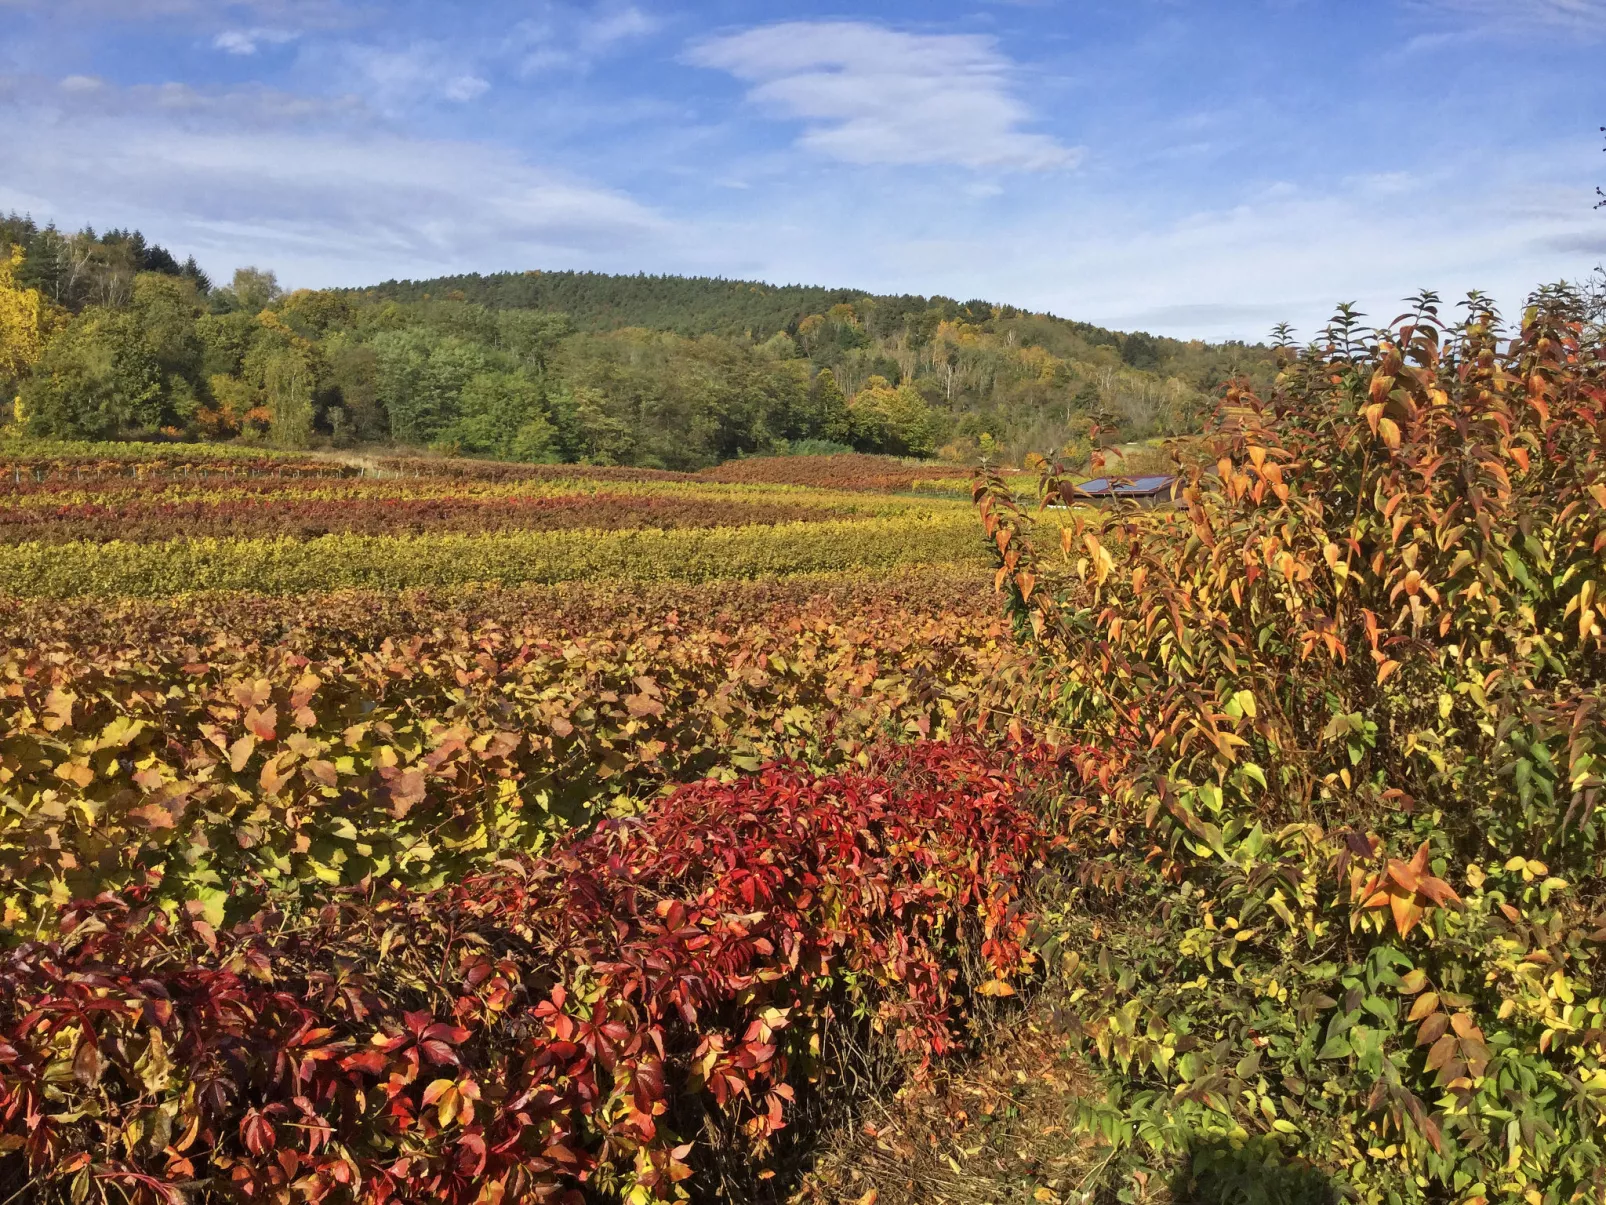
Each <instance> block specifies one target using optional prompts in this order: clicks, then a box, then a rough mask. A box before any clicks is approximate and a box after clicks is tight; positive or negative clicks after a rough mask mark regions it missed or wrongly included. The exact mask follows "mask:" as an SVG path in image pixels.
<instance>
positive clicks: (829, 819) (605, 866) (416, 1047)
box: [0, 743, 1053, 1205]
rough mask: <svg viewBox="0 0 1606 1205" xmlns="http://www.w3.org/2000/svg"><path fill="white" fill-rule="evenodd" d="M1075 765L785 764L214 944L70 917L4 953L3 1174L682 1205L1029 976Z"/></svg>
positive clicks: (951, 755) (170, 1193)
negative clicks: (1048, 778)
mask: <svg viewBox="0 0 1606 1205" xmlns="http://www.w3.org/2000/svg"><path fill="white" fill-rule="evenodd" d="M1052 762H1053V758H1052V757H1051V756H1050V755H1048V754H1046V753H1028V754H1018V755H1016V756H1015V757H1013V758H1012V759H1009V760H1001V759H999V758H997V757H995V756H993V755H991V754H988V753H984V752H982V751H980V750H978V749H976V748H973V747H967V746H959V745H948V744H941V743H926V744H921V745H915V746H907V747H904V748H901V749H898V750H896V751H893V752H889V753H887V754H885V755H884V756H883V757H882V758H881V759H880V760H879V761H876V762H873V763H872V765H871V767H870V768H869V769H868V770H867V771H865V772H862V773H854V774H844V775H838V776H835V777H830V778H823V779H817V778H813V777H810V776H809V775H807V774H806V773H804V772H802V771H800V770H797V769H794V768H787V767H777V768H771V769H769V770H767V771H765V772H764V773H763V774H761V775H759V776H757V777H753V778H748V779H743V780H740V781H737V782H735V783H732V784H728V785H727V784H718V783H713V782H704V783H699V784H696V785H692V786H688V787H684V788H682V789H680V790H679V791H677V792H676V793H675V794H674V795H672V796H670V797H669V798H667V799H665V800H664V801H663V802H662V803H661V804H660V805H659V806H658V807H656V808H655V809H654V810H653V811H652V813H650V814H649V815H648V816H646V817H644V818H642V819H640V820H633V821H622V822H611V823H609V824H607V825H605V826H604V827H603V828H602V829H600V830H599V831H597V832H596V833H594V834H593V835H591V836H589V837H587V838H585V839H582V840H580V841H577V842H575V843H573V844H572V845H570V846H568V847H567V848H565V849H563V850H561V851H560V852H558V853H556V854H554V855H553V856H550V857H547V858H543V859H539V860H537V859H524V860H519V861H517V862H504V863H499V864H498V865H497V866H496V868H495V869H494V870H492V871H491V872H489V873H486V874H484V875H482V876H480V877H477V878H474V879H471V880H469V881H466V882H463V883H461V884H458V885H455V886H452V887H449V888H443V889H440V890H438V891H435V892H430V893H419V894H415V895H405V894H402V893H399V892H394V891H391V892H386V891H380V890H372V891H370V892H368V893H367V894H364V895H357V894H355V893H354V894H350V895H344V896H340V897H337V898H336V899H334V900H333V901H332V902H331V903H329V904H328V905H327V906H326V907H324V908H323V909H322V910H321V911H319V912H317V913H315V914H309V915H307V916H304V917H296V918H290V917H284V916H279V915H274V914H271V913H264V914H262V915H259V916H257V917H256V918H255V920H253V921H252V922H251V923H249V924H247V925H243V926H240V927H238V928H236V929H232V930H229V931H227V932H223V933H216V932H214V931H213V930H212V929H211V928H210V927H208V926H207V925H206V924H205V923H204V922H203V921H201V920H199V919H197V918H195V917H191V916H186V915H180V916H178V917H176V918H170V917H169V916H168V915H167V914H165V913H164V912H162V911H161V910H159V909H156V908H154V907H149V906H144V905H142V904H141V903H140V902H139V900H138V899H137V898H135V899H133V900H131V901H130V900H128V899H124V898H116V897H103V898H102V899H100V900H98V901H95V902H94V903H91V904H81V905H76V906H74V907H73V908H72V909H70V910H69V911H68V914H67V915H65V916H64V917H63V918H62V920H63V923H62V925H61V931H62V932H63V934H64V936H62V937H61V938H60V939H59V940H56V941H53V942H50V943H37V944H32V945H28V946H24V947H21V948H18V949H16V950H13V951H11V952H9V953H8V954H7V955H6V956H5V957H4V960H3V961H0V1152H7V1153H4V1154H0V1184H3V1183H4V1180H5V1178H6V1176H5V1173H6V1171H10V1172H11V1173H12V1174H13V1175H14V1176H20V1175H23V1174H28V1175H31V1176H33V1177H35V1178H36V1179H37V1182H38V1191H39V1192H40V1193H41V1194H42V1195H43V1194H45V1193H48V1192H50V1191H53V1189H65V1190H67V1191H68V1192H69V1193H70V1195H71V1197H72V1199H73V1200H74V1201H75V1202H83V1201H85V1200H94V1199H110V1198H116V1199H123V1198H124V1197H125V1196H126V1197H127V1198H128V1199H132V1200H134V1201H136V1202H158V1201H176V1200H178V1199H180V1197H181V1195H183V1194H190V1193H194V1192H197V1191H199V1192H206V1193H211V1194H218V1195H221V1196H226V1197H231V1198H234V1199H244V1200H252V1201H258V1200H261V1201H276V1202H279V1201H282V1202H290V1201H307V1202H318V1201H329V1202H363V1203H370V1205H380V1203H382V1202H387V1201H420V1200H430V1201H441V1202H461V1203H464V1205H466V1203H468V1202H513V1201H523V1200H552V1199H560V1200H569V1201H578V1200H579V1199H580V1190H581V1187H582V1186H586V1188H587V1190H588V1192H601V1193H604V1194H607V1193H618V1194H621V1195H625V1194H628V1195H630V1196H631V1198H632V1199H633V1200H636V1201H642V1200H648V1199H655V1198H656V1199H673V1198H675V1197H676V1196H683V1195H684V1190H683V1188H682V1187H681V1186H680V1184H681V1181H683V1180H685V1179H686V1178H687V1177H688V1176H690V1175H692V1174H693V1168H694V1167H696V1166H697V1165H698V1164H699V1161H702V1160H706V1159H707V1158H708V1151H707V1150H706V1149H704V1148H705V1146H706V1143H705V1142H704V1140H703V1139H702V1138H701V1137H700V1135H701V1134H702V1133H704V1132H705V1131H708V1132H718V1133H722V1134H725V1135H735V1136H740V1138H741V1140H742V1142H743V1144H744V1149H745V1150H746V1151H747V1153H748V1154H750V1156H751V1158H752V1159H753V1168H754V1172H755V1174H756V1172H757V1170H758V1169H759V1168H761V1167H762V1166H763V1163H764V1161H765V1159H766V1158H768V1157H770V1156H771V1155H773V1152H774V1149H775V1147H774V1143H773V1142H772V1138H773V1136H774V1135H775V1134H776V1132H777V1131H779V1130H781V1129H782V1128H783V1127H785V1125H786V1124H787V1121H788V1117H789V1113H790V1112H792V1111H794V1110H795V1106H794V1103H793V1102H794V1100H795V1099H796V1094H797V1093H798V1092H799V1091H801V1090H804V1089H805V1088H806V1086H807V1085H810V1084H819V1083H820V1082H822V1080H824V1079H825V1078H826V1077H828V1076H829V1075H830V1073H831V1071H832V1069H833V1066H835V1065H836V1064H837V1062H838V1061H839V1060H840V1059H841V1057H842V1054H841V1049H842V1047H841V1039H840V1037H839V1035H841V1034H844V1033H856V1034H858V1035H860V1036H861V1037H862V1036H865V1035H868V1034H871V1033H879V1034H883V1035H885V1036H887V1037H888V1038H890V1039H892V1040H895V1041H896V1043H897V1044H898V1046H899V1048H901V1049H902V1050H903V1051H905V1052H907V1053H908V1055H909V1056H910V1057H911V1059H914V1060H920V1061H921V1062H924V1061H925V1060H929V1059H930V1058H931V1057H933V1056H940V1055H942V1054H944V1053H946V1052H947V1051H949V1050H950V1049H951V1048H953V1046H954V1045H955V1043H956V1042H958V1041H959V1040H961V1039H962V1037H963V1028H962V1025H963V1014H964V1011H965V1008H966V998H967V996H968V995H969V994H970V993H972V992H976V991H981V992H983V993H985V994H989V995H996V994H1006V993H1007V992H1008V991H1009V990H1010V989H1009V987H1008V984H1007V981H1008V980H1009V979H1010V978H1011V977H1012V976H1016V975H1019V974H1020V973H1022V972H1023V971H1025V970H1026V969H1027V968H1028V966H1029V964H1030V961H1031V956H1030V955H1029V954H1027V953H1026V952H1024V951H1023V950H1022V947H1021V941H1022V937H1023V935H1024V931H1025V926H1026V923H1027V919H1028V918H1027V915H1026V912H1025V910H1024V907H1023V900H1022V892H1023V890H1024V889H1025V888H1026V887H1027V886H1028V885H1029V883H1030V880H1031V877H1032V875H1033V872H1034V867H1035V866H1037V865H1038V864H1039V863H1040V860H1041V858H1042V857H1043V855H1044V853H1045V852H1046V850H1047V846H1048V842H1047V841H1046V839H1045V837H1044V836H1043V834H1042V832H1041V831H1040V829H1039V827H1038V825H1037V823H1036V821H1035V819H1034V814H1033V811H1032V809H1031V808H1030V807H1029V806H1028V800H1027V799H1026V795H1027V792H1028V791H1029V790H1030V789H1031V783H1032V782H1033V780H1034V778H1038V777H1042V774H1041V772H1042V770H1043V768H1044V767H1045V766H1048V765H1051V764H1052ZM134 895H135V896H137V895H138V893H137V892H136V893H134ZM967 968H977V969H967ZM978 978H983V979H985V982H977V979H978Z"/></svg>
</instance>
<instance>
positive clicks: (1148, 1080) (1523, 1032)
mask: <svg viewBox="0 0 1606 1205" xmlns="http://www.w3.org/2000/svg"><path fill="white" fill-rule="evenodd" d="M1540 302H1541V304H1538V305H1536V307H1535V308H1534V309H1533V310H1532V311H1530V312H1529V313H1528V314H1527V315H1526V316H1525V318H1524V322H1523V324H1522V326H1521V328H1520V329H1519V330H1509V329H1502V328H1501V327H1500V325H1499V319H1498V318H1497V316H1496V315H1494V314H1493V313H1492V312H1489V311H1488V310H1487V309H1483V308H1474V309H1473V311H1472V312H1471V316H1470V317H1469V318H1468V319H1467V320H1466V321H1465V322H1463V323H1461V324H1459V325H1456V326H1451V325H1449V324H1447V323H1445V322H1443V321H1441V320H1440V318H1439V314H1438V310H1437V307H1436V305H1435V304H1434V303H1433V301H1432V299H1431V298H1424V299H1423V301H1422V302H1421V304H1420V305H1419V306H1418V307H1417V308H1416V310H1415V311H1414V312H1413V313H1412V314H1411V315H1409V316H1407V317H1406V318H1404V319H1402V320H1400V322H1399V323H1398V324H1397V325H1396V326H1395V327H1394V328H1391V329H1389V330H1385V331H1379V332H1362V331H1360V330H1358V329H1357V328H1356V327H1355V326H1354V324H1353V322H1352V321H1349V320H1347V319H1345V318H1343V317H1342V316H1341V319H1340V320H1339V321H1338V322H1337V324H1336V325H1335V326H1334V327H1333V328H1332V329H1331V330H1329V331H1328V332H1327V334H1326V336H1325V341H1324V342H1322V343H1319V344H1317V345H1315V346H1312V347H1311V348H1308V349H1305V350H1303V351H1297V350H1295V349H1292V348H1286V349H1283V350H1282V351H1281V353H1280V356H1281V360H1280V372H1279V374H1278V376H1277V378H1276V380H1275V382H1274V383H1273V384H1272V385H1271V386H1270V387H1269V388H1265V389H1261V390H1259V391H1257V390H1255V389H1253V388H1251V387H1250V385H1249V384H1248V383H1247V382H1242V381H1241V382H1238V383H1235V384H1234V385H1232V386H1231V387H1229V388H1228V389H1227V390H1226V392H1225V396H1224V398H1223V399H1222V401H1221V404H1220V406H1219V408H1218V410H1217V412H1216V414H1215V416H1214V417H1213V418H1212V420H1211V421H1210V423H1209V424H1208V427H1207V430H1206V432H1205V434H1204V435H1203V436H1202V437H1201V438H1200V439H1199V440H1196V441H1191V442H1190V443H1189V445H1188V446H1187V447H1186V448H1180V447H1179V448H1177V449H1175V451H1176V452H1177V453H1178V455H1177V457H1176V461H1175V463H1176V466H1177V469H1178V471H1179V473H1180V475H1181V478H1180V486H1179V495H1180V502H1181V505H1179V506H1176V507H1159V508H1155V509H1151V510H1144V511H1137V510H1130V511H1128V510H1122V509H1117V508H1111V509H1102V510H1101V509H1093V508H1086V507H1081V506H1075V505H1064V504H1063V503H1064V502H1065V501H1066V500H1067V499H1069V498H1071V497H1072V495H1071V494H1070V493H1069V486H1070V484H1071V483H1072V482H1071V478H1069V476H1068V475H1067V474H1066V471H1065V469H1064V467H1063V466H1061V465H1058V464H1056V463H1054V462H1052V461H1034V462H1033V467H1034V468H1035V469H1036V470H1037V471H1036V472H1032V473H1010V474H1000V473H999V472H997V471H987V472H984V473H983V474H981V475H979V476H978V477H977V478H976V480H975V481H974V483H973V484H970V483H969V477H968V475H967V476H960V475H958V474H957V473H955V472H953V471H936V470H933V469H931V468H930V467H929V466H924V465H911V464H908V463H904V462H901V461H897V460H893V459H890V458H876V457H863V456H819V457H787V458H781V457H775V458H767V459H761V458H754V459H751V460H743V461H736V462H732V463H729V464H727V465H724V466H721V467H720V468H717V469H712V470H707V471H704V472H699V473H669V472H663V471H658V470H651V469H639V468H631V469H592V468H587V467H584V466H579V465H481V464H476V463H473V462H467V461H460V460H451V459H446V458H439V459H390V460H375V461H371V462H362V463H344V462H340V461H336V460H331V459H320V458H318V457H309V456H305V455H303V456H299V457H298V456H263V457H258V458H254V459H253V458H251V457H245V456H232V455H231V456H219V457H217V458H214V459H209V458H208V454H207V453H206V451H205V450H204V449H198V448H196V447H194V446H184V445H176V444H175V445H172V446H171V448H170V450H168V451H167V452H165V453H163V452H159V451H152V450H151V449H149V448H141V449H139V450H137V451H126V452H125V450H122V449H120V448H118V447H116V446H110V445H107V446H81V447H68V446H56V447H43V448H38V449H36V450H34V451H32V452H29V451H26V450H24V451H14V452H13V453H11V455H10V458H9V459H7V460H6V462H5V467H6V468H7V469H8V470H9V473H8V476H9V481H8V480H7V477H6V476H0V587H3V589H4V592H5V596H6V597H5V602H4V605H5V607H6V613H7V632H8V635H9V636H10V637H11V639H10V640H9V641H8V642H7V644H6V646H5V647H4V648H3V649H0V683H3V692H0V907H3V917H0V944H3V947H4V952H3V954H0V1192H3V1194H4V1195H0V1200H4V1199H5V1196H15V1198H16V1199H17V1200H18V1201H21V1200H25V1199H26V1200H38V1201H42V1202H43V1201H49V1202H55V1201H64V1202H71V1203H72V1205H84V1203H85V1202H90V1201H94V1202H100V1201H107V1202H110V1201H117V1202H123V1201H131V1202H138V1203H139V1205H158V1203H161V1205H168V1203H173V1205H176V1203H177V1202H180V1201H189V1200H205V1201H225V1200H227V1201H247V1202H259V1201H260V1202H273V1203H275V1205H280V1203H282V1205H301V1203H303V1202H305V1203H309V1205H310V1203H315V1202H329V1203H330V1205H345V1203H351V1205H359V1203H360V1205H385V1203H387V1202H415V1201H431V1202H452V1203H457V1205H501V1203H504V1202H505V1203H507V1205H513V1203H514V1202H525V1201H554V1202H569V1203H574V1205H578V1203H580V1202H586V1201H608V1200H623V1201H627V1202H629V1203H630V1205H647V1203H648V1202H652V1201H675V1200H695V1201H715V1200H725V1201H743V1202H745V1201H772V1202H779V1201H797V1202H825V1201H854V1202H857V1203H859V1205H876V1202H877V1201H881V1202H883V1205H894V1203H895V1202H897V1203H900V1205H901V1203H902V1202H911V1203H912V1202H917V1201H953V1202H959V1201H994V1200H996V1201H1000V1202H1003V1201H1022V1202H1024V1201H1028V1200H1030V1201H1039V1202H1055V1203H1064V1205H1071V1203H1073V1202H1074V1203H1075V1205H1094V1203H1099V1205H1104V1203H1106V1202H1131V1203H1133V1205H1138V1203H1154V1205H1159V1203H1163V1202H1176V1203H1179V1205H1180V1203H1183V1202H1206V1203H1212V1205H1213V1203H1216V1202H1220V1203H1222V1205H1227V1203H1234V1205H1236V1203H1239V1202H1242V1203H1245V1205H1249V1203H1253V1202H1268V1203H1269V1202H1285V1201H1286V1202H1336V1201H1338V1200H1340V1199H1344V1200H1354V1201H1358V1202H1365V1203H1366V1205H1491V1203H1493V1202H1505V1201H1513V1202H1517V1201H1520V1202H1523V1203H1524V1205H1564V1203H1567V1205H1572V1203H1575V1202H1579V1203H1581V1202H1597V1201H1600V1200H1602V1199H1603V1194H1606V1147H1603V1145H1602V1143H1603V1134H1602V1131H1603V1125H1606V1002H1603V1001H1606V971H1603V968H1602V958H1601V955H1600V946H1601V944H1602V943H1606V845H1603V841H1606V829H1603V827H1602V826H1603V820H1606V818H1603V816H1602V814H1601V808H1602V806H1603V804H1602V803H1601V800H1600V787H1601V783H1602V776H1601V760H1602V758H1603V757H1606V730H1603V729H1602V722H1603V718H1606V699H1603V698H1602V694H1601V692H1602V686H1601V679H1602V674H1601V668H1602V661H1601V657H1602V652H1603V641H1606V628H1603V621H1602V620H1601V619H1600V614H1601V604H1600V594H1599V593H1598V591H1599V589H1600V587H1599V583H1600V581H1602V580H1606V563H1603V562H1602V560H1601V557H1602V555H1603V550H1606V458H1603V457H1602V453H1601V443H1602V440H1603V438H1606V347H1603V343H1602V338H1601V334H1600V332H1599V331H1598V330H1596V329H1594V328H1592V327H1590V326H1588V325H1587V324H1585V323H1584V322H1583V321H1582V320H1581V319H1580V318H1579V316H1578V314H1577V313H1576V312H1575V311H1574V310H1573V309H1570V308H1569V305H1568V298H1567V297H1566V296H1565V295H1560V294H1549V295H1546V296H1544V297H1542V298H1541V299H1540ZM1112 467H1115V468H1118V466H1112ZM967 492H968V493H969V496H966V493H967ZM995 1066H996V1067H1009V1068H1011V1070H1010V1072H1009V1078H1008V1080H1007V1082H1005V1083H1003V1084H1002V1086H1000V1085H999V1083H998V1081H997V1080H996V1078H993V1079H989V1078H988V1077H987V1069H988V1068H989V1067H995ZM1045 1084H1048V1085H1052V1086H1053V1090H1052V1091H1045V1090H1044V1089H1043V1085H1045ZM921 1110H925V1111H926V1112H925V1113H922V1112H921ZM927 1114H930V1115H931V1116H933V1117H935V1118H936V1119H937V1120H936V1121H935V1122H934V1123H933V1128H928V1129H924V1130H918V1135H919V1136H918V1137H911V1135H914V1134H916V1133H917V1130H916V1129H914V1128H912V1127H914V1125H915V1122H914V1121H913V1120H911V1119H914V1118H916V1117H917V1115H918V1116H926V1115H927ZM844 1161H846V1165H845V1164H844ZM833 1169H835V1170H833ZM876 1169H880V1170H876ZM7 1205H9V1202H8V1203H7Z"/></svg>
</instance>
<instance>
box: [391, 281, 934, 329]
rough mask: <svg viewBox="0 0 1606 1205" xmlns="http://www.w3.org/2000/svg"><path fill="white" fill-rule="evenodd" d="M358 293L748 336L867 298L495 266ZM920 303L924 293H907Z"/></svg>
mask: <svg viewBox="0 0 1606 1205" xmlns="http://www.w3.org/2000/svg"><path fill="white" fill-rule="evenodd" d="M360 292H362V293H364V294H365V295H366V296H369V297H373V298H376V299H380V300H390V301H402V302H416V301H430V300H453V301H468V302H473V303H475V304H478V305H484V306H489V307H490V308H491V309H507V310H513V309H518V310H551V311H554V312H556V313H560V314H567V315H568V316H569V320H570V321H571V322H572V323H574V325H575V326H576V328H578V329H580V330H586V331H607V330H619V329H621V328H623V327H629V326H638V327H643V328H645V329H647V330H661V331H672V332H673V333H675V334H677V335H686V336H694V335H724V336H728V337H734V336H744V335H746V336H754V337H757V338H760V339H767V338H769V336H771V335H773V334H775V333H776V332H777V331H784V330H796V329H797V324H798V323H799V322H801V321H803V319H804V318H807V317H808V316H809V315H810V314H823V313H825V311H826V310H828V309H830V308H831V307H832V306H833V305H840V304H843V303H847V304H852V303H853V302H854V301H856V300H858V299H859V298H861V297H865V296H867V294H865V293H864V292H862V291H861V290H858V289H826V288H819V287H816V286H812V285H771V284H763V283H760V282H757V281H748V280H724V279H721V278H719V277H712V276H647V275H645V274H643V275H638V276H607V275H604V274H602V273H600V272H497V273H495V274H494V275H491V276H481V275H479V274H478V273H473V274H470V275H468V276H441V277H437V278H435V279H434V280H387V281H386V282H385V283H384V284H382V285H379V286H377V287H376V288H372V289H363V290H360ZM909 300H910V301H916V302H919V303H920V304H921V306H922V308H924V299H923V298H910V299H909Z"/></svg>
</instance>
